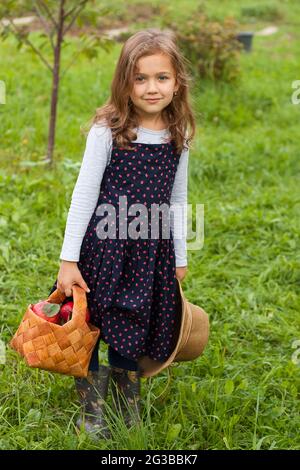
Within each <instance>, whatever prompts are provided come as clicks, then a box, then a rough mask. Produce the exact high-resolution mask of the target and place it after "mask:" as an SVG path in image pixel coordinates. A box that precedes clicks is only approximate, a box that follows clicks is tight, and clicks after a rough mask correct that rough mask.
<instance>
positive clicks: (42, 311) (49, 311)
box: [32, 300, 61, 323]
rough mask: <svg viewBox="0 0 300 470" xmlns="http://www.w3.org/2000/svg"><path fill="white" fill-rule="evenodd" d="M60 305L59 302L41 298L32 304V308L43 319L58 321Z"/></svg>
mask: <svg viewBox="0 0 300 470" xmlns="http://www.w3.org/2000/svg"><path fill="white" fill-rule="evenodd" d="M60 305H61V304H52V303H51V302H47V300H42V301H41V302H38V303H37V304H35V305H33V306H32V310H33V311H34V313H35V314H36V315H38V316H39V317H41V318H43V319H44V320H47V321H49V322H50V323H58V320H59V310H60Z"/></svg>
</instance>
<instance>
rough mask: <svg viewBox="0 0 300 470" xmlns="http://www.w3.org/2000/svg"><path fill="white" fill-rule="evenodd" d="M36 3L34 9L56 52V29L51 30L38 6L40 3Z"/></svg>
mask: <svg viewBox="0 0 300 470" xmlns="http://www.w3.org/2000/svg"><path fill="white" fill-rule="evenodd" d="M34 3H35V5H34V7H33V8H34V10H35V12H36V14H37V15H38V17H39V19H40V20H41V22H42V23H43V25H44V28H45V31H46V33H47V35H48V37H49V39H50V42H51V47H52V49H53V51H54V49H55V46H54V42H53V31H54V29H51V28H49V25H48V23H47V21H45V19H44V17H43V13H42V12H41V10H40V7H39V5H38V3H39V2H38V1H34Z"/></svg>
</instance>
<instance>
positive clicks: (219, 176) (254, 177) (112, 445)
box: [0, 0, 300, 450]
mask: <svg viewBox="0 0 300 470" xmlns="http://www.w3.org/2000/svg"><path fill="white" fill-rule="evenodd" d="M112 3H114V2H112ZM118 3H120V5H125V2H118ZM132 3H134V2H132ZM144 3H149V4H150V2H144ZM158 3H159V2H157V1H152V2H151V4H152V5H157V4H158ZM164 3H165V4H167V6H168V7H169V8H170V10H171V12H172V11H173V13H172V14H174V15H175V14H178V12H179V11H181V10H182V11H184V12H185V15H188V14H192V7H195V5H196V4H197V3H198V2H187V1H184V0H182V1H178V2H176V5H177V6H176V9H174V7H173V6H172V5H174V2H171V1H170V2H164ZM225 3H226V8H225ZM262 3H263V5H264V6H265V10H260V17H259V18H255V17H253V13H251V11H252V10H249V9H250V7H252V6H253V5H254V6H256V8H259V7H258V5H262ZM262 3H260V2H255V1H254V0H253V2H252V1H245V2H244V1H243V2H237V1H233V0H232V1H227V2H217V1H216V0H214V1H210V2H208V1H207V2H202V4H203V5H204V6H205V8H206V12H207V13H208V14H209V15H210V16H211V17H214V18H216V19H218V18H222V17H223V15H224V13H228V14H234V15H235V16H236V17H237V18H238V19H239V20H240V21H241V22H242V23H241V28H242V29H243V30H244V29H249V28H250V27H251V29H253V30H254V31H259V30H260V29H262V28H264V27H266V26H270V25H277V26H278V32H277V33H275V34H273V35H271V36H255V37H254V42H253V50H252V52H251V53H250V54H246V53H243V54H242V56H241V70H242V73H241V77H240V80H239V81H238V83H237V84H232V85H230V84H213V83H211V82H207V81H201V80H198V81H197V83H196V84H195V86H194V88H193V90H192V102H193V104H194V109H195V112H196V113H197V135H196V139H195V142H194V145H193V148H192V150H191V153H190V163H189V203H192V204H193V206H194V208H195V205H196V204H204V211H205V238H204V245H203V248H202V249H201V250H198V251H196V250H189V251H188V268H189V271H188V274H187V276H186V278H185V279H184V281H183V283H182V286H183V290H184V292H185V294H186V297H187V298H188V299H189V300H190V301H191V302H193V303H196V304H198V305H200V306H202V307H203V308H204V309H205V310H206V311H207V312H208V314H209V317H210V323H211V336H210V341H209V344H208V346H207V348H206V350H205V353H204V354H203V356H201V357H200V358H199V359H197V360H196V361H193V362H187V363H182V364H180V365H178V366H176V367H172V368H171V369H170V371H169V374H168V373H167V372H163V373H161V374H160V375H158V376H157V377H155V378H152V379H143V382H142V400H143V405H144V426H143V429H142V430H141V432H139V433H136V432H134V431H133V432H126V431H125V430H124V429H122V428H121V427H119V428H118V429H115V435H114V439H112V440H110V441H99V443H98V444H95V443H93V442H92V441H90V440H89V439H88V437H87V436H86V435H85V434H84V433H76V431H75V421H76V419H75V418H76V416H77V413H78V403H77V401H76V394H75V391H74V387H73V379H72V378H70V377H64V376H58V375H54V374H50V373H47V372H44V371H39V370H31V369H28V368H27V367H26V366H25V365H24V363H23V362H22V361H20V360H18V358H17V355H16V354H15V353H14V352H13V351H10V350H9V349H7V351H6V363H5V364H3V365H0V367H1V378H2V380H1V382H0V397H1V398H0V416H1V419H0V449H95V448H97V449H122V450H124V449H188V450H202V449H243V450H245V449H300V439H299V428H300V417H299V416H300V413H299V411H300V410H299V384H300V354H299V353H300V351H299V348H300V319H299V305H300V302H299V300H300V299H299V294H300V286H299V282H300V255H299V233H300V217H299V216H300V197H299V184H300V180H299V176H300V171H299V156H300V155H299V117H300V105H293V104H292V102H291V95H292V92H293V89H292V82H293V81H295V80H300V75H299V58H300V32H299V31H300V27H299V26H300V19H299V18H300V16H299V13H300V8H299V5H298V4H297V2H292V1H285V2H283V1H281V2H279V1H275V0H274V1H264V2H262ZM172 8H173V10H172ZM243 8H244V10H242V9H243ZM245 8H246V10H245ZM247 8H248V10H247ZM245 11H246V14H245ZM254 11H255V9H254ZM256 11H257V10H256ZM242 12H244V13H242ZM297 13H298V15H297ZM128 15H129V17H128V21H129V22H130V14H129V13H128ZM150 20H151V19H149V18H147V19H146V20H145V21H144V22H141V23H138V25H139V24H140V25H141V27H144V26H149V25H152V24H154V23H155V24H159V23H158V19H157V18H155V19H153V22H151V21H150ZM138 25H134V26H135V29H137V27H138ZM32 37H33V39H34V40H36V38H35V34H34V33H33V34H32ZM76 47H77V40H76V38H73V44H72V46H70V47H69V48H67V49H66V51H65V53H66V56H68V55H70V54H71V52H72V51H71V49H73V50H76ZM120 47H121V44H119V43H116V45H115V46H114V48H113V51H112V52H111V53H110V54H107V53H106V52H104V51H102V52H100V54H99V56H98V58H95V59H86V58H84V57H81V58H80V59H79V60H78V61H77V62H76V64H75V65H74V66H73V67H72V68H71V69H70V71H69V73H68V74H67V75H66V76H65V78H64V79H63V81H62V83H61V89H60V101H59V106H58V123H57V140H56V150H55V166H54V168H53V169H52V170H48V171H45V168H44V167H42V166H39V165H36V164H35V163H37V162H39V161H40V159H41V158H42V156H43V155H44V153H45V148H46V139H47V130H48V113H49V90H50V85H51V83H50V76H49V75H48V73H47V71H46V69H45V68H44V66H43V65H42V64H40V62H39V61H38V59H37V58H35V57H34V56H32V55H31V54H29V53H27V52H25V51H22V50H21V51H19V50H18V49H17V48H16V41H15V40H13V39H12V38H11V39H10V40H8V41H6V42H4V43H1V42H0V80H4V81H5V83H6V88H7V102H6V104H5V105H0V159H1V169H0V190H1V212H0V214H1V215H0V234H1V244H0V267H1V274H0V286H1V292H0V318H1V339H2V341H3V342H5V343H7V342H8V340H9V339H10V337H11V336H12V334H13V332H14V331H15V329H16V327H17V326H18V323H19V321H20V319H21V317H22V314H23V313H24V311H25V309H26V307H27V305H28V304H29V303H33V302H35V301H38V300H39V299H42V298H45V296H46V295H47V293H48V292H49V290H50V288H51V287H52V284H53V282H54V280H55V277H56V274H57V271H58V268H59V254H60V249H61V245H62V240H63V234H64V227H65V222H66V217H67V213H68V208H69V204H70V198H71V194H72V190H73V187H74V184H75V182H76V178H77V175H78V171H79V167H80V163H81V159H82V155H83V151H84V146H85V136H84V135H83V134H82V133H81V132H80V127H81V126H82V125H84V124H85V123H86V122H87V121H88V120H89V119H90V118H91V116H92V115H93V113H94V111H95V108H96V107H98V106H100V105H101V104H102V103H103V102H104V101H105V100H106V99H107V97H108V96H109V87H110V81H111V78H112V74H113V71H114V65H115V62H116V60H117V57H118V54H119V51H120ZM297 341H298V343H297ZM101 358H102V360H103V362H105V363H106V361H107V360H106V346H105V345H102V349H101ZM169 379H170V380H169Z"/></svg>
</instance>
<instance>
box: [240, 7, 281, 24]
mask: <svg viewBox="0 0 300 470" xmlns="http://www.w3.org/2000/svg"><path fill="white" fill-rule="evenodd" d="M241 16H242V17H246V18H247V19H250V20H251V19H252V20H262V21H278V20H282V19H283V16H284V15H283V12H282V11H281V10H280V8H279V7H278V6H277V5H271V4H264V3H258V4H256V5H252V6H242V7H241Z"/></svg>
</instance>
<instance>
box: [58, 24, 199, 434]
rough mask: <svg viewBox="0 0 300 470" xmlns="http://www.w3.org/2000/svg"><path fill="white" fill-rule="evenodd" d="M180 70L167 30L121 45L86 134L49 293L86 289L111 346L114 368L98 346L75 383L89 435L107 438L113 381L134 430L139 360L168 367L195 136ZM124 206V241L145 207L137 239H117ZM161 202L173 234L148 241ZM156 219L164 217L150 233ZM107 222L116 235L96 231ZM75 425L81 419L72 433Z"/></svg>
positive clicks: (183, 257)
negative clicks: (104, 98)
mask: <svg viewBox="0 0 300 470" xmlns="http://www.w3.org/2000/svg"><path fill="white" fill-rule="evenodd" d="M184 62H185V59H184V57H183V56H182V55H181V53H180V51H179V50H178V47H177V46H176V43H175V38H174V35H173V34H172V33H171V32H164V31H160V30H158V29H148V30H145V31H140V32H137V33H136V34H134V35H133V36H131V37H130V38H129V39H128V40H127V41H126V42H125V44H124V45H123V48H122V51H121V54H120V57H119V60H118V63H117V66H116V71H115V75H114V78H113V81H112V86H111V97H110V99H109V101H108V103H107V104H105V105H104V106H103V107H102V108H99V109H97V113H96V116H95V117H94V118H93V123H92V127H91V129H90V131H89V133H88V137H87V143H86V149H85V153H84V157H83V162H82V165H81V169H80V173H79V176H78V179H77V183H76V185H75V188H74V191H73V195H72V202H71V205H70V209H69V213H68V218H67V224H66V230H65V236H64V242H63V247H62V251H61V254H60V260H61V265H60V269H59V273H58V276H57V280H56V282H55V284H54V286H53V288H52V290H51V292H53V291H54V290H55V289H56V288H59V289H60V290H61V291H63V292H64V293H65V294H66V296H67V297H70V296H71V294H72V285H74V284H78V285H80V286H81V287H82V288H83V289H85V291H86V293H87V301H88V306H89V310H90V313H91V323H93V324H95V325H96V326H98V327H99V328H100V332H101V333H100V335H101V338H102V339H103V341H104V342H105V343H107V344H108V360H109V366H110V367H107V366H104V365H99V363H98V347H99V342H98V345H97V347H96V348H95V349H94V352H93V355H92V358H91V362H90V366H89V376H88V378H87V379H76V380H75V382H76V387H77V390H78V392H79V395H80V397H81V401H82V404H83V405H84V406H83V408H84V411H85V413H86V414H89V413H90V414H91V417H89V418H88V417H87V416H86V417H85V422H84V426H85V429H86V431H87V432H94V431H95V430H100V429H101V431H102V434H103V435H104V436H105V437H107V436H109V431H108V429H107V426H106V422H105V415H104V409H103V405H104V401H105V399H106V397H107V391H108V383H109V377H110V378H111V379H112V385H113V388H112V392H113V398H114V401H116V402H118V405H117V406H118V410H121V412H122V413H123V414H124V418H125V422H126V424H127V425H128V426H130V425H131V424H133V423H135V422H139V420H140V405H139V400H140V377H141V375H142V370H141V368H140V367H139V362H138V359H139V358H140V357H142V356H148V357H150V358H151V359H152V360H157V361H163V362H164V361H165V360H166V359H167V358H168V357H169V356H170V354H171V351H172V346H174V344H173V340H174V334H175V320H174V318H175V303H176V277H177V278H178V279H179V281H181V280H182V279H184V277H185V275H186V272H187V253H186V238H185V236H186V228H185V224H186V220H185V215H183V213H184V214H186V211H185V210H184V211H183V212H182V209H184V207H185V208H186V204H187V174H188V155H189V147H188V146H187V145H186V144H187V143H188V142H189V140H191V139H192V138H193V137H194V134H195V118H194V115H193V112H192V110H191V107H190V104H189V100H188V92H189V86H188V81H189V77H188V74H187V71H186V67H185V63H184ZM188 124H189V125H190V127H191V135H190V136H188V134H187V126H188ZM124 202H126V203H127V212H128V217H127V218H129V221H131V224H128V225H127V226H126V232H125V233H126V235H127V227H128V232H129V231H130V230H129V227H130V225H132V223H133V222H132V220H131V218H130V214H131V212H130V207H131V206H132V207H133V204H137V205H138V206H139V207H138V209H137V210H138V211H141V212H143V210H142V209H145V207H146V208H147V209H146V210H147V214H148V216H149V217H148V218H147V223H146V224H145V221H144V219H143V222H141V223H140V224H139V226H140V229H141V231H140V232H137V233H138V234H140V233H142V234H143V236H142V237H141V236H140V237H136V236H133V237H130V236H127V238H126V236H125V238H124V236H120V233H121V230H120V227H122V233H123V234H124V225H123V226H122V224H121V216H122V217H123V215H124V207H123V204H124ZM164 204H165V205H167V207H169V208H170V209H171V213H170V214H171V217H170V228H171V230H169V236H168V237H162V236H161V232H159V236H156V237H155V238H153V237H151V234H152V232H150V230H149V229H150V228H151V223H150V224H148V221H149V220H150V219H151V220H153V219H152V215H151V214H150V209H151V206H152V207H153V206H155V205H156V206H157V205H159V206H160V207H161V205H164ZM107 207H109V211H111V213H110V214H109V215H110V216H111V215H116V217H115V219H114V220H113V221H111V219H110V217H109V218H108V219H107V218H106V215H107V214H106V213H107ZM121 207H122V209H121ZM164 207H165V206H164ZM176 208H177V209H178V208H179V209H180V210H175V209H176ZM104 213H105V217H102V218H101V216H103V215H104ZM135 214H136V211H135ZM144 215H145V214H144ZM126 220H127V219H126ZM161 220H162V218H161V213H160V214H159V221H157V219H156V222H155V223H153V222H152V228H153V227H157V226H158V225H159V224H160V223H161ZM108 222H111V223H109V224H108ZM107 224H108V225H109V227H110V235H111V234H113V236H109V237H108V236H107V232H105V230H102V229H103V228H104V227H107ZM147 224H148V226H147ZM145 225H146V227H145ZM162 226H163V228H166V224H162ZM145 228H146V232H145ZM131 229H132V227H131ZM182 229H183V230H182ZM101 231H102V233H100V232H101ZM174 233H177V234H178V233H179V236H178V237H174ZM145 235H146V236H145ZM51 292H50V293H51ZM66 300H68V299H66ZM97 397H98V398H100V399H98V400H97ZM120 402H121V403H120ZM81 424H82V418H80V419H79V420H78V421H77V426H81Z"/></svg>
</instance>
